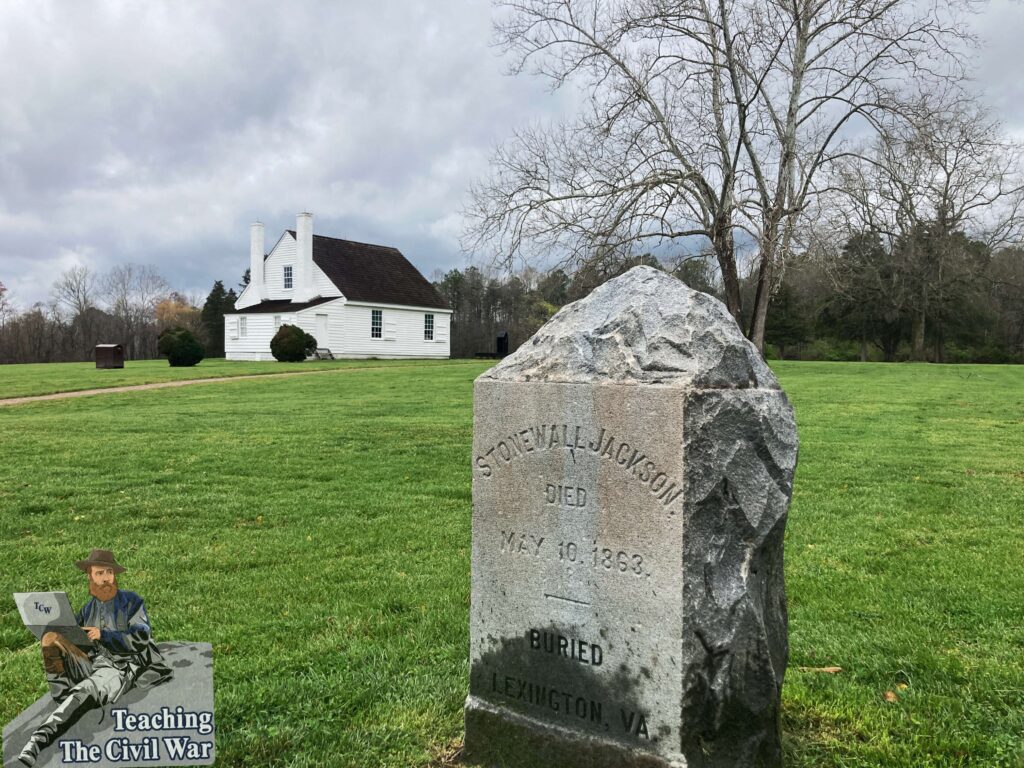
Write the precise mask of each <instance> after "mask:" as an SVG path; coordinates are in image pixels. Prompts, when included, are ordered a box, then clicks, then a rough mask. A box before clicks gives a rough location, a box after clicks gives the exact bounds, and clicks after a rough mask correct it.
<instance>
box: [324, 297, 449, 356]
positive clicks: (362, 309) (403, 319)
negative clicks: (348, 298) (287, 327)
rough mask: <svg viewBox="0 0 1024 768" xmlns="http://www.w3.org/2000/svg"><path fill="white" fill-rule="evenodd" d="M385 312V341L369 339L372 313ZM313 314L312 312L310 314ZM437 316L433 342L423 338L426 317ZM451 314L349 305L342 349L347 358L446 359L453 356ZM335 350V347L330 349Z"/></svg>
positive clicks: (383, 306) (345, 312)
mask: <svg viewBox="0 0 1024 768" xmlns="http://www.w3.org/2000/svg"><path fill="white" fill-rule="evenodd" d="M374 309H379V310H381V311H382V312H383V320H384V327H383V338H380V339H374V338H371V336H370V319H371V311H372V310H374ZM310 311H312V310H310ZM426 314H432V315H433V316H434V340H433V341H426V340H424V338H423V316H424V315H426ZM451 316H452V315H451V312H449V311H448V310H446V309H426V308H424V309H416V308H412V307H404V308H403V307H396V306H394V305H390V304H363V303H362V302H360V303H353V302H349V303H346V304H345V306H344V316H343V318H342V327H341V333H340V335H339V336H338V340H339V341H343V342H344V343H343V344H339V349H343V350H344V351H343V353H342V354H344V355H345V356H346V357H443V358H448V357H450V356H451V334H450V329H451ZM331 349H332V350H333V349H334V347H331Z"/></svg>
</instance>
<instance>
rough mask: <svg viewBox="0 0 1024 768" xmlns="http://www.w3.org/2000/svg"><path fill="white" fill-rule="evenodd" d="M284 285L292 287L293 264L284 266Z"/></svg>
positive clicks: (287, 287) (286, 287)
mask: <svg viewBox="0 0 1024 768" xmlns="http://www.w3.org/2000/svg"><path fill="white" fill-rule="evenodd" d="M284 287H285V289H289V288H291V287H292V265H291V264H285V266H284Z"/></svg>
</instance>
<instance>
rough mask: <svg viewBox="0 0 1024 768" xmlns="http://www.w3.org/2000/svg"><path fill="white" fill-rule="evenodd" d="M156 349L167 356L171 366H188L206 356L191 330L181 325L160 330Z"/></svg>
mask: <svg viewBox="0 0 1024 768" xmlns="http://www.w3.org/2000/svg"><path fill="white" fill-rule="evenodd" d="M157 349H158V350H159V351H160V354H161V355H166V356H167V362H168V363H170V364H171V366H172V367H173V368H188V367H191V366H193V365H195V364H196V363H198V362H199V361H200V360H202V359H203V358H204V357H205V356H206V350H204V349H203V345H202V344H200V343H199V339H197V338H196V336H195V334H194V333H192V331H189V330H187V329H185V328H182V327H181V326H175V327H174V328H167V329H166V330H164V331H161V332H160V336H159V339H158V341H157Z"/></svg>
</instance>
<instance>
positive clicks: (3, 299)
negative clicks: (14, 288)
mask: <svg viewBox="0 0 1024 768" xmlns="http://www.w3.org/2000/svg"><path fill="white" fill-rule="evenodd" d="M16 313H17V311H16V309H15V307H14V300H13V299H12V298H11V292H10V291H9V290H8V289H7V286H6V285H4V284H3V283H0V329H2V328H3V327H4V326H5V325H7V321H8V320H10V319H11V318H12V317H14V315H15V314H16Z"/></svg>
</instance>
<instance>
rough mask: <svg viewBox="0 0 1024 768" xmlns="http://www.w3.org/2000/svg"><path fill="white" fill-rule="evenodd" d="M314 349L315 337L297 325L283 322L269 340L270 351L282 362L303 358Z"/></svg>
mask: <svg viewBox="0 0 1024 768" xmlns="http://www.w3.org/2000/svg"><path fill="white" fill-rule="evenodd" d="M315 349H316V339H314V338H313V337H312V336H310V335H309V334H308V333H306V332H305V331H304V330H302V329H301V328H299V327H298V326H297V325H288V324H287V323H285V324H284V325H282V326H281V327H280V328H278V329H277V333H275V334H274V338H273V339H271V340H270V352H271V354H273V355H274V359H275V360H278V361H280V362H282V363H297V362H300V361H302V360H305V359H306V358H307V357H309V356H310V355H311V354H313V351H314V350H315Z"/></svg>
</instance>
